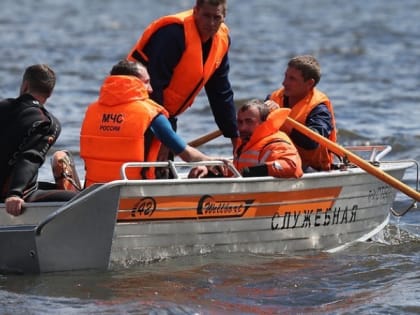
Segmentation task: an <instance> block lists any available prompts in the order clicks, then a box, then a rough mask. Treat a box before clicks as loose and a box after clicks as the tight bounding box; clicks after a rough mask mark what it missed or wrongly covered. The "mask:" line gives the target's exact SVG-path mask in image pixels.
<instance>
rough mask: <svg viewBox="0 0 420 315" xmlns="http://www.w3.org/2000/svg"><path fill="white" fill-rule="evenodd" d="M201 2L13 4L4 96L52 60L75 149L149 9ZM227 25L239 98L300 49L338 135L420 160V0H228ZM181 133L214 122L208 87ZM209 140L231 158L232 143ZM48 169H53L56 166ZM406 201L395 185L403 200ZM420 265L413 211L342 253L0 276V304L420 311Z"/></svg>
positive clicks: (419, 221)
mask: <svg viewBox="0 0 420 315" xmlns="http://www.w3.org/2000/svg"><path fill="white" fill-rule="evenodd" d="M192 3H193V0H179V1H174V0H155V1H153V2H150V1H134V0H126V1H115V0H89V1H88V0H72V1H65V0H38V1H29V0H14V1H12V0H3V1H2V2H1V9H0V34H1V44H0V97H1V98H3V97H14V96H15V95H16V94H17V93H18V87H19V83H20V78H21V75H22V71H23V69H24V68H25V67H26V66H27V65H29V64H33V63H38V62H45V63H48V64H50V65H51V66H52V67H53V68H54V69H55V70H56V72H57V74H58V82H57V87H56V90H55V93H54V95H53V96H52V97H51V99H50V101H49V103H48V106H49V108H50V109H51V110H52V111H53V112H54V113H55V114H56V115H57V116H58V117H59V118H60V120H61V121H62V123H63V133H62V136H61V138H60V139H59V141H58V143H57V145H56V148H66V149H70V150H71V151H72V152H73V153H74V154H75V155H76V157H78V147H79V137H78V135H79V128H80V124H81V119H82V116H83V113H84V110H85V108H86V106H87V104H89V103H90V102H92V101H93V100H94V99H95V98H96V97H97V94H98V89H99V87H100V84H101V82H102V80H103V79H104V77H105V75H106V74H107V73H108V71H109V69H110V68H111V66H112V65H113V64H114V63H115V62H116V61H117V60H118V59H120V58H122V57H124V56H125V55H126V54H127V52H128V50H129V49H130V48H131V46H132V45H133V44H134V43H135V41H136V40H137V38H138V36H139V35H140V33H141V32H142V30H143V28H144V27H145V26H146V25H147V24H148V23H149V22H150V21H151V20H152V19H154V18H156V17H158V16H160V15H163V14H168V13H172V12H177V11H179V10H183V9H186V8H189V7H190V6H192ZM227 22H228V24H229V26H230V29H231V35H232V49H231V53H230V58H231V81H232V84H233V87H234V91H235V97H236V100H237V101H240V100H244V99H248V98H253V97H259V98H263V97H265V95H266V94H267V93H269V92H270V91H272V90H274V89H276V88H277V87H278V86H279V85H280V83H281V80H282V78H283V72H284V70H285V64H286V62H287V60H288V59H289V58H290V57H292V56H294V55H297V54H307V53H310V54H314V55H315V56H316V57H317V58H318V59H319V61H320V63H321V65H322V70H323V78H322V80H321V82H320V84H319V88H320V89H321V90H323V91H325V92H326V93H327V94H328V95H329V96H330V97H331V99H332V102H333V104H334V106H335V111H336V116H337V123H338V127H339V141H340V143H341V144H365V143H372V144H377V143H381V144H382V143H386V144H390V145H392V147H393V151H392V152H391V153H390V154H389V156H388V157H389V159H416V160H418V161H420V147H419V139H420V123H419V122H420V106H419V103H420V62H419V60H420V36H419V31H420V2H419V1H418V0H404V1H396V0H390V1H385V0H384V1H379V0H371V1H362V0H352V1H344V0H337V1H332V0H295V1H277V0H258V1H257V0H249V1H240V0H230V1H229V10H228V19H227ZM179 129H180V131H179V132H180V134H181V135H183V136H184V137H185V138H186V139H187V140H192V139H194V138H196V137H198V136H200V135H202V134H205V133H207V132H210V131H212V130H214V129H215V125H214V123H213V118H212V116H211V114H210V112H209V110H208V106H207V101H206V98H205V97H204V96H203V95H201V96H200V97H199V98H198V100H197V101H196V103H195V104H194V105H193V107H192V108H191V109H190V110H188V112H187V113H186V114H185V115H184V116H183V117H182V118H181V121H180V127H179ZM202 150H203V151H204V152H206V153H209V154H213V155H225V156H229V154H230V145H229V141H226V139H223V138H219V139H217V140H214V141H212V142H211V143H209V144H207V145H205V146H203V147H202ZM77 163H78V168H79V170H80V172H81V173H82V165H81V162H80V160H79V159H77ZM416 175H417V174H416V172H415V169H412V170H409V171H408V172H407V174H406V176H405V178H404V182H405V183H407V184H408V185H410V186H411V187H413V188H415V186H416ZM42 177H44V178H46V179H47V178H50V170H49V166H48V165H45V167H44V168H43V170H42ZM409 203H410V200H409V199H408V198H407V197H405V196H404V195H402V194H398V195H397V200H396V203H395V205H394V206H395V208H397V209H404V208H405V207H407V206H408V205H409ZM2 254H3V253H2ZM419 265H420V211H419V210H412V211H410V212H409V213H408V214H407V215H405V216H404V217H402V218H400V219H398V218H392V220H391V224H390V225H389V226H387V227H386V229H385V230H384V233H383V234H382V235H380V236H379V237H377V238H376V239H375V241H373V242H368V243H362V244H357V245H355V246H352V247H351V248H348V249H346V250H344V251H342V252H339V253H335V254H328V253H321V254H319V255H314V256H307V257H300V256H299V257H298V256H290V257H285V256H273V255H270V256H264V255H233V254H226V255H206V256H203V257H184V258H180V259H173V260H168V261H163V262H160V263H156V264H150V265H140V266H137V267H133V268H130V269H123V268H121V269H119V270H113V271H110V272H107V273H92V272H80V273H60V274H48V275H42V276H0V314H147V313H149V314H236V313H241V314H273V313H274V314H296V313H298V314H324V313H326V314H419V313H420V300H419V296H420V268H419Z"/></svg>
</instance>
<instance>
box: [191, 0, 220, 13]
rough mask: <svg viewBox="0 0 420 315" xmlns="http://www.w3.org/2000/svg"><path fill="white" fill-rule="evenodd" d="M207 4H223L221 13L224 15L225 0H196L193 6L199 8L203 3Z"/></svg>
mask: <svg viewBox="0 0 420 315" xmlns="http://www.w3.org/2000/svg"><path fill="white" fill-rule="evenodd" d="M205 4H209V5H212V6H219V5H221V6H223V15H225V16H226V10H227V0H196V2H195V6H196V7H198V8H201V7H202V6H203V5H205Z"/></svg>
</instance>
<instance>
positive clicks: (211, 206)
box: [197, 195, 254, 218]
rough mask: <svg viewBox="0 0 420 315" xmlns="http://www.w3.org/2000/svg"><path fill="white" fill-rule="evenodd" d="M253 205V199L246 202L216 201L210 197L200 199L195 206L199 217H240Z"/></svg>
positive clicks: (205, 196)
mask: <svg viewBox="0 0 420 315" xmlns="http://www.w3.org/2000/svg"><path fill="white" fill-rule="evenodd" d="M253 203H254V199H247V200H216V199H214V197H212V196H210V195H204V196H203V197H201V198H200V200H199V201H198V205H197V215H198V216H199V217H205V218H208V217H211V218H214V217H240V216H243V215H244V213H245V212H246V211H247V210H248V208H249V207H251V206H252V204H253Z"/></svg>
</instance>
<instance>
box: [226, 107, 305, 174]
mask: <svg viewBox="0 0 420 315" xmlns="http://www.w3.org/2000/svg"><path fill="white" fill-rule="evenodd" d="M289 112H290V110H289V109H286V108H283V109H277V110H274V111H273V112H271V113H270V114H269V116H268V117H267V120H266V121H265V122H263V123H262V124H261V125H259V126H258V127H257V128H256V129H255V130H254V133H253V134H252V136H251V138H250V139H249V141H248V142H247V143H246V144H245V145H244V146H243V147H242V144H241V143H240V141H239V143H238V145H237V147H236V149H235V154H234V160H233V163H234V165H235V167H236V168H237V169H238V170H242V169H243V168H245V167H251V166H256V165H260V164H266V165H267V167H268V175H270V176H275V177H295V178H298V177H301V176H302V175H303V172H302V163H301V159H300V157H299V153H298V152H297V149H296V147H295V146H294V145H293V143H292V141H291V140H290V138H289V137H288V136H287V135H286V134H285V133H284V132H282V131H279V129H280V127H281V126H282V125H283V123H284V121H285V120H286V118H287V116H288V114H289Z"/></svg>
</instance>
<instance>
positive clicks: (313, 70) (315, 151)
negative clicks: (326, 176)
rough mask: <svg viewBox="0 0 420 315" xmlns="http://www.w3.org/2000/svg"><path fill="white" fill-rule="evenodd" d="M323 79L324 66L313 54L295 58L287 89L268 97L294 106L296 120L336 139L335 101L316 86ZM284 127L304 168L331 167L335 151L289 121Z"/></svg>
mask: <svg viewBox="0 0 420 315" xmlns="http://www.w3.org/2000/svg"><path fill="white" fill-rule="evenodd" d="M320 78H321V69H320V65H319V63H318V61H317V60H316V59H315V58H314V57H313V56H310V55H304V56H297V57H294V58H292V59H291V60H290V61H289V62H288V66H287V70H286V73H285V74H284V80H283V88H280V89H279V90H276V91H274V92H272V93H271V94H270V95H268V97H267V99H270V100H273V101H275V102H276V103H278V104H279V105H280V107H286V108H290V109H291V112H290V117H291V118H292V119H294V120H296V121H298V122H300V123H301V124H303V125H306V126H307V127H308V128H310V129H312V130H313V131H315V132H317V133H319V134H320V135H322V136H324V137H326V138H328V139H329V140H331V141H333V142H336V141H337V130H336V126H335V118H334V110H333V107H332V104H331V102H330V100H329V99H328V97H327V96H326V95H325V94H324V93H322V92H321V91H319V90H318V89H317V88H315V86H316V85H317V84H318V82H319V80H320ZM281 129H282V130H283V131H285V132H286V133H287V134H288V135H289V136H290V138H291V139H292V140H293V142H294V144H295V145H296V147H297V149H298V151H299V154H300V156H301V158H302V166H303V169H304V171H310V170H311V169H314V170H318V171H321V170H330V169H331V165H332V162H333V154H332V153H331V152H330V151H329V150H328V149H327V148H325V147H323V146H321V145H319V144H318V143H317V142H316V141H313V140H312V139H310V138H308V137H307V136H305V135H303V134H301V133H300V132H298V131H297V130H294V129H293V128H292V127H290V126H289V125H288V123H287V122H286V123H285V124H284V125H283V126H282V128H281Z"/></svg>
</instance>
